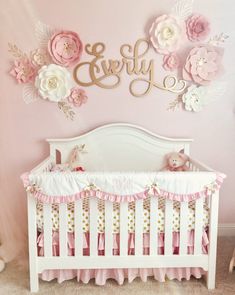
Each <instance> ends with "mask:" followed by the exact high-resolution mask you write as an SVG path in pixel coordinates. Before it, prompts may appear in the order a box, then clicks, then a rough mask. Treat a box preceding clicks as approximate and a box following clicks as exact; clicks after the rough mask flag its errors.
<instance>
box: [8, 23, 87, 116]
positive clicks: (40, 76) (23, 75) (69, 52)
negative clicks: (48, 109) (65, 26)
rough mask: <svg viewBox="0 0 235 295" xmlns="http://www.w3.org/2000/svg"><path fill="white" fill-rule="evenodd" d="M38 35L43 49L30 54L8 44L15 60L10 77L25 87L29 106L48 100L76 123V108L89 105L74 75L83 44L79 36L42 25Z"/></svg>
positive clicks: (39, 27)
mask: <svg viewBox="0 0 235 295" xmlns="http://www.w3.org/2000/svg"><path fill="white" fill-rule="evenodd" d="M35 33H36V36H37V38H38V41H39V43H40V46H39V48H36V49H34V50H32V51H31V52H30V53H29V54H26V53H23V52H22V51H21V50H20V49H19V48H18V47H17V46H16V45H14V44H11V43H9V44H8V45H9V52H10V53H12V55H13V57H14V58H15V60H14V63H13V65H12V68H11V70H10V74H11V75H12V76H13V77H14V78H15V80H16V81H17V82H18V83H19V84H23V99H24V101H25V103H27V104H28V103H31V102H34V101H36V100H38V99H44V100H48V101H50V102H53V103H56V104H57V105H58V107H59V109H60V110H62V111H63V113H64V114H65V116H66V118H69V119H71V120H73V119H74V116H75V112H74V108H77V107H80V106H81V105H82V104H84V103H86V101H87V95H86V93H85V91H84V90H83V89H80V88H78V87H76V86H75V84H74V83H73V79H72V75H71V72H70V69H71V68H72V67H73V66H74V65H75V64H76V63H77V62H78V61H79V60H80V58H81V55H82V51H83V44H82V41H81V40H80V38H79V35H78V34H77V33H75V32H71V31H65V30H62V31H57V30H53V29H51V28H50V27H48V26H47V25H45V24H42V23H41V22H38V23H37V24H36V26H35Z"/></svg>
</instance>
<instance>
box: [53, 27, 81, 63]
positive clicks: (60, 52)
mask: <svg viewBox="0 0 235 295" xmlns="http://www.w3.org/2000/svg"><path fill="white" fill-rule="evenodd" d="M48 50H49V53H50V55H51V57H52V59H53V61H54V62H55V63H57V64H58V65H61V66H65V67H69V66H72V65H74V64H75V63H76V62H78V61H79V60H80V57H81V54H82V50H83V45H82V42H81V40H80V38H79V36H78V34H77V33H75V32H71V31H62V32H59V33H55V34H54V35H53V36H52V37H51V39H50V40H49V42H48Z"/></svg>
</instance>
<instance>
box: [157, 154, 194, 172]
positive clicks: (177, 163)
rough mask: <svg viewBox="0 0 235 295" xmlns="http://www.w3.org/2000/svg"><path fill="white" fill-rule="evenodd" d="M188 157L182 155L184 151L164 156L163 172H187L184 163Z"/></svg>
mask: <svg viewBox="0 0 235 295" xmlns="http://www.w3.org/2000/svg"><path fill="white" fill-rule="evenodd" d="M188 160H189V157H188V156H187V155H185V154H184V151H183V150H182V151H180V152H178V153H177V152H172V153H170V154H167V155H166V162H167V164H166V166H165V167H164V168H163V169H162V170H165V171H188V170H189V168H188V167H187V165H186V163H187V162H188Z"/></svg>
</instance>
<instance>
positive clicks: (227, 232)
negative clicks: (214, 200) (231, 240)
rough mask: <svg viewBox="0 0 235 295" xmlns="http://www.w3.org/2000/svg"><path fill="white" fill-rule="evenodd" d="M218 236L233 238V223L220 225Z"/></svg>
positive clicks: (234, 230)
mask: <svg viewBox="0 0 235 295" xmlns="http://www.w3.org/2000/svg"><path fill="white" fill-rule="evenodd" d="M218 235H219V236H235V223H220V224H219V227H218Z"/></svg>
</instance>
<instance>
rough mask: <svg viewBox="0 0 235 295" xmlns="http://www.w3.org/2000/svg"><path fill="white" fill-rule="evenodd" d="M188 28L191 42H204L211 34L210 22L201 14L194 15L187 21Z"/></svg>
mask: <svg viewBox="0 0 235 295" xmlns="http://www.w3.org/2000/svg"><path fill="white" fill-rule="evenodd" d="M186 28H187V36H188V39H189V40H190V41H203V40H205V39H206V37H207V36H208V35H209V33H210V23H209V21H208V20H207V19H206V18H205V17H204V16H203V15H199V14H193V15H191V16H190V17H189V18H188V19H187V21H186Z"/></svg>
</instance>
